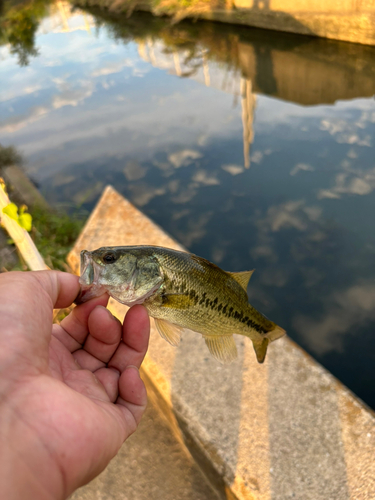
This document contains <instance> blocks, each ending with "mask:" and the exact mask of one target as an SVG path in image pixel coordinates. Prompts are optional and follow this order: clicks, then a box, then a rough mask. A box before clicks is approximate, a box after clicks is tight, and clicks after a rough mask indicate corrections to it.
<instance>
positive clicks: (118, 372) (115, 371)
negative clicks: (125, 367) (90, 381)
mask: <svg viewBox="0 0 375 500" xmlns="http://www.w3.org/2000/svg"><path fill="white" fill-rule="evenodd" d="M108 370H111V371H113V372H114V373H116V375H117V376H118V377H119V378H120V375H121V372H120V370H118V369H117V368H113V366H111V367H109V368H108Z"/></svg>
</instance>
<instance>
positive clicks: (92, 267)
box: [74, 250, 107, 305]
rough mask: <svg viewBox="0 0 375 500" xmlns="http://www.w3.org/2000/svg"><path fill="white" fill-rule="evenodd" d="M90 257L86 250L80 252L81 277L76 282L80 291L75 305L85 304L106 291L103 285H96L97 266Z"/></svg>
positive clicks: (97, 276)
mask: <svg viewBox="0 0 375 500" xmlns="http://www.w3.org/2000/svg"><path fill="white" fill-rule="evenodd" d="M91 255H92V254H91V252H89V251H88V250H82V252H81V262H80V270H81V276H80V277H79V280H78V282H79V284H80V286H81V289H80V291H79V294H78V296H77V298H76V299H75V301H74V303H75V304H77V305H79V304H82V303H83V302H87V301H88V300H90V299H93V298H94V297H99V296H100V295H104V294H105V293H106V291H107V290H106V289H105V287H104V286H103V285H100V284H99V283H98V278H99V269H98V267H99V266H98V265H97V264H95V262H94V261H93V259H92V256H91Z"/></svg>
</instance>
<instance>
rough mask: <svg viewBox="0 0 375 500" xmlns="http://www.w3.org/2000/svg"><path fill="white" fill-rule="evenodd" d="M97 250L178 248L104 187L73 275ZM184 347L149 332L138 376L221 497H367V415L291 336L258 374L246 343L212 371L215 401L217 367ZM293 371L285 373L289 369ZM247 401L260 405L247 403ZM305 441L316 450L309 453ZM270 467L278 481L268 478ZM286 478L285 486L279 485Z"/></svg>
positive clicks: (374, 489) (373, 466) (374, 427)
mask: <svg viewBox="0 0 375 500" xmlns="http://www.w3.org/2000/svg"><path fill="white" fill-rule="evenodd" d="M103 220H106V224H103ZM119 228H121V229H122V231H123V232H122V234H121V231H120V230H119ZM124 240H125V241H124ZM104 244H106V245H112V244H128V245H133V244H154V245H156V244H159V245H161V246H171V247H174V248H181V247H180V246H179V245H178V244H177V243H176V242H174V241H173V240H171V239H170V238H169V237H168V236H167V235H166V234H165V233H164V232H163V231H162V230H161V229H160V228H159V227H157V226H156V225H155V224H154V223H153V222H152V221H150V220H149V219H148V218H147V217H146V216H144V215H143V214H142V213H141V212H139V211H138V210H137V209H136V208H135V207H134V206H133V205H131V204H130V203H129V202H128V201H127V200H125V199H124V198H122V197H121V196H120V195H119V194H118V193H117V192H116V191H115V190H114V189H113V188H111V187H107V188H106V189H105V191H104V193H103V195H102V197H101V199H100V200H99V202H98V204H97V206H96V207H95V209H94V210H93V212H92V214H91V216H90V218H89V220H88V221H87V224H86V226H85V228H84V229H83V231H82V233H81V235H80V237H79V238H78V240H77V243H76V245H75V247H74V248H73V250H72V251H71V253H70V254H69V257H68V262H69V264H70V265H71V267H72V269H74V271H75V272H77V271H78V263H79V251H80V250H81V249H83V248H88V249H94V248H97V247H99V246H102V245H104ZM109 308H110V309H111V311H112V312H113V313H114V314H115V315H116V316H118V317H119V318H120V319H122V318H123V315H124V313H125V311H126V308H124V307H123V306H120V305H119V304H118V303H116V302H114V301H112V300H111V301H110V306H109ZM183 344H185V345H182V346H181V349H180V348H178V349H171V347H170V346H168V345H166V343H165V342H164V341H162V339H160V338H159V336H158V334H157V333H156V331H155V329H154V327H153V332H152V339H151V343H150V349H149V352H148V354H147V356H146V358H145V361H144V363H143V366H142V374H143V377H144V379H145V382H146V385H147V387H148V389H149V391H150V392H151V393H152V398H153V399H154V400H155V401H157V404H158V406H159V408H160V409H161V410H162V412H163V414H164V415H165V417H166V418H167V420H168V422H169V423H170V425H171V427H172V429H173V431H174V433H175V435H176V436H177V437H178V439H179V440H180V441H181V442H183V443H184V444H185V446H186V448H187V449H188V450H189V452H190V453H191V455H192V456H193V457H194V458H195V460H196V461H197V462H198V464H199V465H200V466H201V468H202V470H203V472H204V473H205V475H206V476H207V477H208V479H209V480H210V482H211V484H212V485H213V487H214V488H215V489H216V491H217V492H218V495H219V497H220V498H231V499H241V500H242V499H243V500H249V499H252V500H254V499H256V500H266V499H271V498H272V499H273V498H274V499H277V500H279V499H283V498H288V494H289V491H290V488H291V484H292V485H293V489H294V491H296V492H297V493H298V492H300V493H301V494H303V498H305V499H306V500H308V499H312V500H320V499H326V498H340V500H341V499H344V500H345V499H352V498H353V499H354V498H355V499H363V500H370V499H373V498H375V463H374V460H373V456H374V453H375V416H374V413H373V412H372V411H371V410H370V409H369V408H368V407H366V406H365V405H364V404H363V402H362V401H360V400H358V398H356V397H355V396H354V395H353V394H352V393H351V392H350V391H349V390H348V389H347V388H346V387H344V386H343V385H342V384H341V383H340V382H339V381H338V380H337V379H335V377H333V375H331V374H330V373H328V372H327V371H326V370H325V369H324V368H322V367H321V366H320V365H319V364H318V363H316V361H315V360H313V359H312V358H311V357H310V356H309V355H308V354H307V353H306V352H305V351H303V350H302V349H301V348H300V347H298V346H297V345H296V344H295V343H294V342H293V341H292V340H291V339H288V338H286V339H284V340H282V341H278V342H277V343H275V344H274V345H275V347H274V349H273V350H270V354H269V359H268V360H267V362H266V364H265V365H266V366H265V369H264V370H262V369H259V367H258V366H256V365H254V363H253V362H252V358H250V355H251V356H253V354H252V353H251V351H250V350H249V349H247V347H248V346H247V345H245V346H244V347H242V348H241V347H240V351H241V349H242V352H243V354H242V366H239V368H238V366H237V367H233V369H230V370H231V371H230V370H227V371H225V370H223V371H220V370H221V368H220V370H219V371H217V373H215V375H214V384H215V385H216V384H217V383H220V385H221V386H223V387H224V388H226V389H225V390H226V392H225V393H224V399H222V400H220V398H222V397H223V396H222V395H220V394H219V395H218V394H217V393H216V387H215V389H214V390H212V386H210V382H209V381H208V382H207V379H208V378H209V377H210V372H211V371H212V369H214V370H218V367H217V366H216V365H215V364H211V360H209V361H208V363H207V365H210V371H208V372H207V370H206V367H205V361H206V358H205V356H206V354H205V353H203V354H202V353H201V348H200V347H199V346H198V350H197V347H196V346H197V342H196V339H192V340H190V339H187V342H185V341H184V342H183ZM272 347H273V346H272ZM248 353H250V354H248ZM285 366H286V367H287V369H285ZM238 369H240V371H238ZM292 369H293V376H292V375H291V373H290V371H289V370H292ZM202 370H203V371H202ZM205 370H206V371H205ZM236 370H237V371H236ZM270 370H271V371H270ZM242 374H243V376H242ZM239 376H240V377H241V378H242V387H240V389H239V392H238V391H237V389H235V387H236V386H234V385H233V382H234V383H235V384H236V385H237V383H238V380H239V378H238V377H239ZM249 381H251V384H250V385H248V382H249ZM197 384H198V387H199V389H198V392H197V390H196V387H197ZM254 387H255V389H254ZM228 390H229V391H232V392H236V393H238V398H239V399H238V398H237V399H238V407H237V409H236V411H237V421H238V425H237V426H236V428H235V432H234V433H232V434H231V432H230V431H228V425H227V421H226V418H227V417H228V421H229V422H230V423H231V422H232V421H233V418H234V409H235V408H234V405H233V402H231V403H230V404H229V406H228V407H226V408H225V405H226V399H225V398H227V399H228V394H229V393H228ZM198 396H199V398H200V400H199V402H198V403H197V397H198ZM305 396H306V398H307V399H306V398H305V399H304V397H305ZM293 398H295V399H293ZM217 400H219V402H220V407H219V409H218V408H216V409H215V408H213V414H212V415H211V414H210V409H211V407H214V404H215V401H217ZM253 401H257V403H258V404H257V405H256V406H255V407H253V403H252V402H253ZM259 401H261V403H259ZM262 401H263V402H262ZM249 403H251V404H250V407H249ZM221 407H224V410H223V414H222V415H221V416H220V417H221V418H222V420H223V426H222V427H220V425H219V429H214V430H213V429H212V424H210V422H211V423H212V421H214V422H216V421H215V419H217V417H218V412H220V411H221ZM251 412H252V413H251ZM281 413H282V415H281V417H280V414H281ZM296 415H297V416H296ZM212 419H214V420H212ZM257 425H258V427H257ZM296 428H297V431H295V429H296ZM306 435H308V436H309V442H312V443H314V447H315V448H314V449H311V450H308V449H307V444H306V442H305V439H306ZM332 436H333V438H332ZM228 440H229V443H225V441H228ZM231 440H232V443H231ZM233 447H235V453H234V454H233V453H232V448H233ZM327 449H328V450H329V453H328V452H327ZM293 452H294V454H295V457H294V460H293V461H292V462H291V463H290V464H289V465H288V460H287V458H288V456H289V455H291V454H293ZM327 453H328V455H333V458H334V460H335V462H334V463H335V464H337V466H336V465H335V467H331V469H332V470H331V471H330V470H329V467H327V466H326V467H325V470H324V473H323V476H324V477H321V475H322V471H321V470H317V471H315V472H314V471H313V474H311V470H310V469H311V468H314V467H313V466H312V465H311V464H312V463H313V460H315V461H316V462H318V461H319V458H321V459H322V460H323V462H324V460H325V454H327ZM259 457H261V458H259ZM296 460H297V461H300V462H301V463H302V462H303V461H304V460H306V471H303V474H305V475H306V477H308V479H309V481H310V483H314V481H315V483H314V484H313V486H311V484H310V490H311V491H310V490H309V491H307V490H306V479H305V478H304V477H302V479H303V481H302V480H301V471H299V472H298V471H295V461H296ZM323 462H322V463H323ZM330 463H331V462H330ZM285 464H286V465H285ZM275 466H276V467H277V474H276V477H274V476H275V474H274V473H273V472H272V471H273V469H274V468H275ZM297 472H298V474H297ZM309 475H311V477H309ZM284 477H287V479H288V481H289V484H284V483H283V482H282V479H283V478H284ZM284 482H285V481H284ZM321 485H322V486H321ZM330 485H333V486H330ZM321 487H323V489H322V490H321ZM329 488H331V493H329V491H328V490H329ZM327 494H328V495H331V496H326V495H327ZM311 495H312V496H311ZM332 495H333V496H332ZM337 495H340V496H337Z"/></svg>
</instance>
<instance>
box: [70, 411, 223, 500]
mask: <svg viewBox="0 0 375 500" xmlns="http://www.w3.org/2000/svg"><path fill="white" fill-rule="evenodd" d="M151 499H152V500H192V499H194V500H218V497H217V495H216V493H215V492H214V490H213V489H212V488H211V487H210V486H209V484H208V482H207V480H206V479H205V478H204V476H203V475H202V473H201V471H200V470H199V468H198V466H197V464H196V463H195V462H194V461H193V460H192V458H191V457H190V456H189V455H188V454H187V453H186V452H185V450H184V449H183V448H182V447H181V444H180V443H179V441H178V440H177V439H176V437H175V436H174V434H173V433H172V432H171V429H170V428H169V426H168V423H167V422H166V420H165V419H164V418H163V417H162V416H161V415H160V413H159V411H158V410H157V408H155V406H154V405H153V404H149V405H148V408H147V410H146V413H145V415H144V416H143V418H142V421H141V423H140V426H139V428H138V430H137V432H136V433H135V434H133V435H132V436H131V437H130V438H129V439H128V440H127V441H126V443H124V445H123V447H122V448H121V450H120V451H119V453H118V455H117V456H116V457H115V458H114V459H113V460H112V461H111V463H110V464H109V466H108V467H107V468H106V470H105V471H103V472H102V474H100V476H98V477H97V478H96V479H95V480H94V481H91V483H90V484H88V485H87V486H85V487H83V488H80V489H79V490H77V491H76V492H75V493H74V494H73V495H72V496H71V497H70V500H151Z"/></svg>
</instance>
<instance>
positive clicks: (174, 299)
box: [161, 293, 194, 309]
mask: <svg viewBox="0 0 375 500" xmlns="http://www.w3.org/2000/svg"><path fill="white" fill-rule="evenodd" d="M193 305H194V302H193V301H192V300H191V298H190V297H189V296H188V295H183V294H181V293H170V294H167V295H164V297H163V304H162V306H161V307H169V308H171V309H188V308H189V307H191V306H193Z"/></svg>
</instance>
